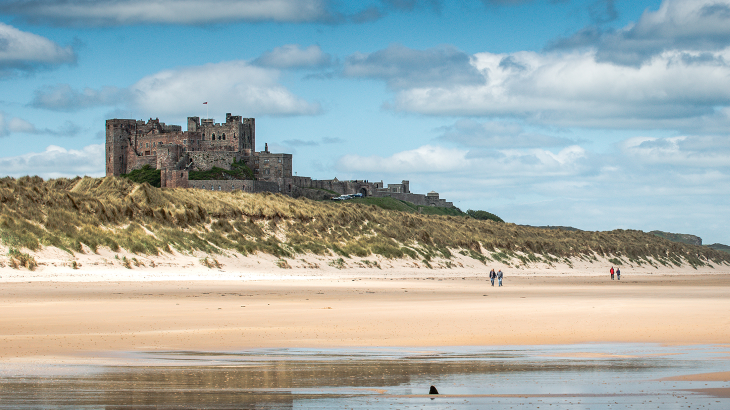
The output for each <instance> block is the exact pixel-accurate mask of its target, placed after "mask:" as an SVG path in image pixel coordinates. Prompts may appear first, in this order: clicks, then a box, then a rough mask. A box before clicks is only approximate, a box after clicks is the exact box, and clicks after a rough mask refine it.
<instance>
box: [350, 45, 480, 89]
mask: <svg viewBox="0 0 730 410" xmlns="http://www.w3.org/2000/svg"><path fill="white" fill-rule="evenodd" d="M471 60H472V57H471V56H469V55H468V54H466V53H464V52H462V51H459V50H457V49H456V48H455V47H452V46H441V47H435V48H430V49H427V50H413V49H410V48H408V47H405V46H402V45H400V44H393V45H390V46H389V47H388V48H386V49H383V50H378V51H375V52H372V53H355V54H352V55H351V56H349V57H348V58H347V60H346V61H345V67H344V69H343V72H342V73H343V75H345V76H346V77H353V78H373V79H381V80H384V81H385V82H386V83H387V84H388V86H389V87H391V88H393V89H404V88H413V87H429V86H431V87H445V88H446V87H456V86H459V85H481V84H484V83H485V80H486V79H485V77H484V75H483V73H480V72H479V71H478V70H477V69H476V67H475V66H474V64H472V61H471Z"/></svg>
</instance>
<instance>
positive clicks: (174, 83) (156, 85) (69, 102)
mask: <svg viewBox="0 0 730 410" xmlns="http://www.w3.org/2000/svg"><path fill="white" fill-rule="evenodd" d="M279 75H280V73H279V71H278V70H274V69H269V68H263V67H257V66H252V65H250V64H248V63H246V62H245V61H230V62H224V63H218V64H206V65H202V66H193V67H183V68H178V69H171V70H164V71H160V72H158V73H156V74H152V75H149V76H147V77H144V78H142V79H140V80H139V81H138V82H136V83H135V84H133V85H131V86H130V87H127V88H124V89H120V88H116V87H103V88H101V89H100V90H94V89H90V88H86V89H84V90H74V89H73V88H72V87H71V86H69V85H68V84H60V85H55V86H48V87H43V88H41V89H38V90H36V91H35V95H34V98H33V100H32V101H31V102H30V105H31V106H32V107H36V108H44V109H49V110H54V111H78V110H81V109H85V108H90V107H97V106H117V107H118V106H124V107H126V108H127V111H129V112H146V113H149V112H154V113H158V114H159V115H166V114H171V115H181V116H186V115H190V114H191V113H194V112H199V110H200V107H201V104H202V103H203V102H206V101H207V102H208V103H209V104H210V105H211V106H216V107H227V108H226V109H229V110H235V111H238V112H247V113H250V114H252V115H314V114H319V113H320V112H321V111H322V109H321V107H320V105H319V104H318V103H312V102H308V101H305V100H303V99H301V98H299V97H297V96H295V95H294V94H292V93H291V92H290V91H289V90H287V89H286V88H285V87H283V86H282V85H281V84H279V83H278V79H279Z"/></svg>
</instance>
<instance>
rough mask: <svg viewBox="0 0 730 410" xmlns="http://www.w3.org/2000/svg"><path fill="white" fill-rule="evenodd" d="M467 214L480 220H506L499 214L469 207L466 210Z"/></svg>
mask: <svg viewBox="0 0 730 410" xmlns="http://www.w3.org/2000/svg"><path fill="white" fill-rule="evenodd" d="M466 214H467V215H469V216H471V217H472V218H474V219H478V220H480V221H495V222H504V221H503V220H502V218H500V217H498V216H497V215H495V214H493V213H491V212H487V211H474V210H471V209H469V210H468V211H466Z"/></svg>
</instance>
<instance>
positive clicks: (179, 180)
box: [160, 169, 188, 188]
mask: <svg viewBox="0 0 730 410" xmlns="http://www.w3.org/2000/svg"><path fill="white" fill-rule="evenodd" d="M160 186H161V187H162V188H188V171H181V170H175V169H162V170H160Z"/></svg>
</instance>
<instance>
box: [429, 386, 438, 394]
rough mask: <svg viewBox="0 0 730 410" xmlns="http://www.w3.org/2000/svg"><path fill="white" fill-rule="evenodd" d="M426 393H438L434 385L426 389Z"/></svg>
mask: <svg viewBox="0 0 730 410" xmlns="http://www.w3.org/2000/svg"><path fill="white" fill-rule="evenodd" d="M428 394H439V391H438V390H436V386H431V388H430V389H428Z"/></svg>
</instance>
